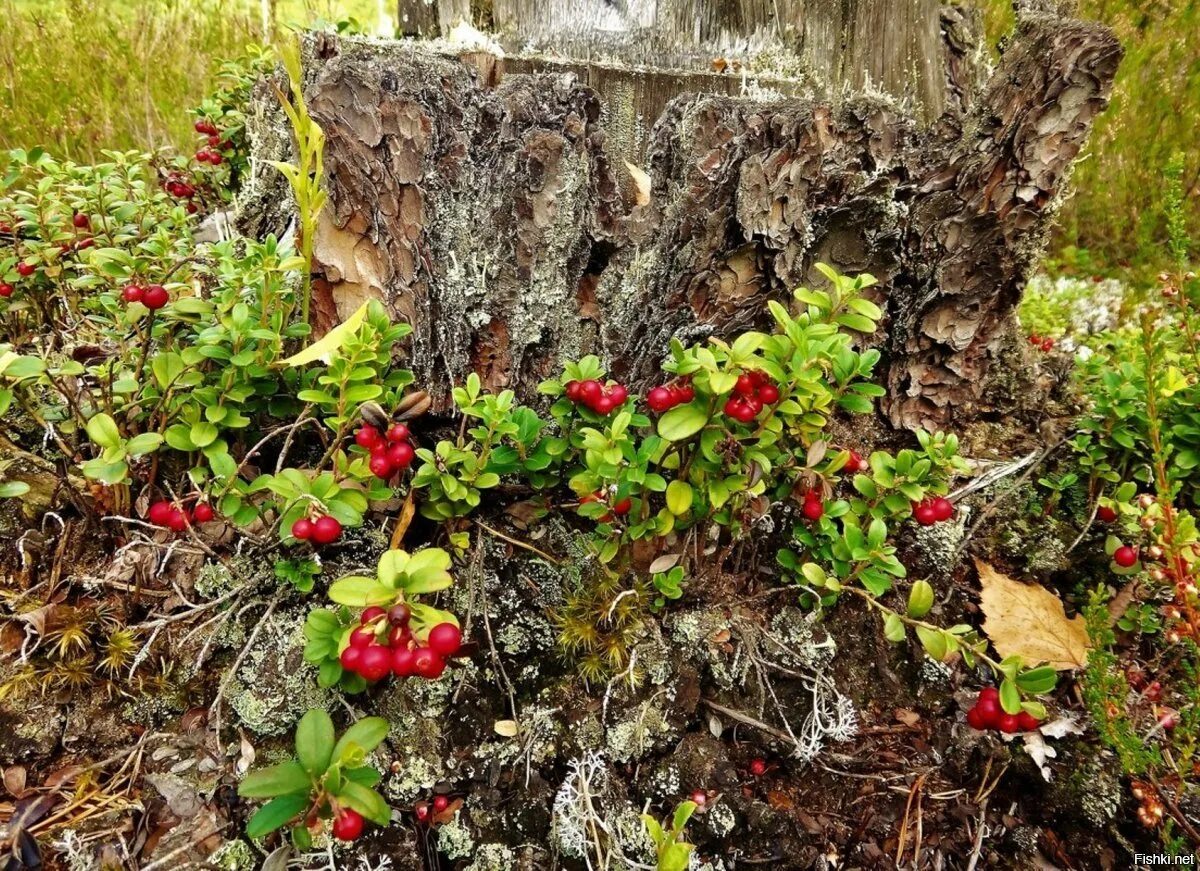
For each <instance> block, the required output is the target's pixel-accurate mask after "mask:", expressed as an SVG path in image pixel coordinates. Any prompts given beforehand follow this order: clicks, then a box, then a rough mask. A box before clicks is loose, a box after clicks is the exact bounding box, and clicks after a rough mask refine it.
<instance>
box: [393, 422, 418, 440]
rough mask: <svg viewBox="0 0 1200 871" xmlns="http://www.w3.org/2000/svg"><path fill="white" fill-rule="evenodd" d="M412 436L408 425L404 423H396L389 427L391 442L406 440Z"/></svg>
mask: <svg viewBox="0 0 1200 871" xmlns="http://www.w3.org/2000/svg"><path fill="white" fill-rule="evenodd" d="M411 436H412V433H411V432H409V431H408V427H407V426H405V425H404V424H402V423H394V424H392V425H391V426H390V427H388V431H387V440H388V441H389V442H406V441H408V440H409V438H410V437H411Z"/></svg>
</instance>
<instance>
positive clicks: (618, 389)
mask: <svg viewBox="0 0 1200 871" xmlns="http://www.w3.org/2000/svg"><path fill="white" fill-rule="evenodd" d="M608 397H609V399H611V400H612V401H613V408H619V407H620V406H622V405H624V404H625V400H626V399H628V398H629V391H628V390H626V389H625V385H624V384H614V385H612V386H611V387H610V388H608Z"/></svg>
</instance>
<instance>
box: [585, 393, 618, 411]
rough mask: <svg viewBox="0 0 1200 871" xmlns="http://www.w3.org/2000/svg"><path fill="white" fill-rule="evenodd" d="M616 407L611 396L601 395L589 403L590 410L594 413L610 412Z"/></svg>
mask: <svg viewBox="0 0 1200 871" xmlns="http://www.w3.org/2000/svg"><path fill="white" fill-rule="evenodd" d="M616 407H617V403H615V402H614V401H613V398H612V397H611V396H601V397H600V398H599V399H597V400H596V401H595V402H593V403H591V408H592V411H594V412H596V414H611V413H612V410H613V409H614V408H616Z"/></svg>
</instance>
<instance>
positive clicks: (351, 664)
mask: <svg viewBox="0 0 1200 871" xmlns="http://www.w3.org/2000/svg"><path fill="white" fill-rule="evenodd" d="M365 649H366V648H364V647H355V646H354V645H353V644H351V645H350V646H349V647H347V648H346V649H345V650H343V651H342V654H341V656H339V657H338V660H339V661H340V662H341V663H342V668H344V669H346V671H352V672H354V673H355V674H358V668H359V666H360V665H362V652H363V650H365Z"/></svg>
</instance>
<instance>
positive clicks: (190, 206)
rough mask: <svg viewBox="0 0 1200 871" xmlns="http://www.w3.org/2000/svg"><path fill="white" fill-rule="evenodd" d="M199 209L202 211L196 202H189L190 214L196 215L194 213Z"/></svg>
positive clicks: (188, 210) (188, 211)
mask: <svg viewBox="0 0 1200 871" xmlns="http://www.w3.org/2000/svg"><path fill="white" fill-rule="evenodd" d="M198 211H200V207H199V206H197V205H196V204H195V203H188V204H187V213H188V214H189V215H194V214H196V212H198Z"/></svg>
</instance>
